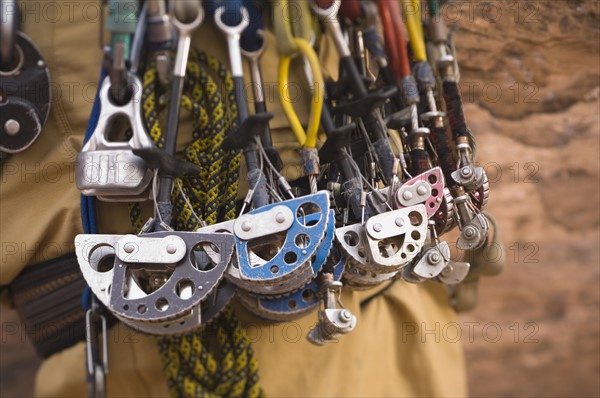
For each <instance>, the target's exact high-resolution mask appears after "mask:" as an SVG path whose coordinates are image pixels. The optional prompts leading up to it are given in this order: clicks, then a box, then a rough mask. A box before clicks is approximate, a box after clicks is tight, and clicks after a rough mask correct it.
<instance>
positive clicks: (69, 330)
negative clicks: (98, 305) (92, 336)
mask: <svg viewBox="0 0 600 398" xmlns="http://www.w3.org/2000/svg"><path fill="white" fill-rule="evenodd" d="M86 286H87V285H86V283H85V280H84V279H83V276H82V275H81V272H80V270H79V266H78V264H77V259H76V257H75V254H73V253H69V254H67V255H64V256H62V257H58V258H55V259H53V260H50V261H44V262H42V263H38V264H35V265H32V266H29V267H27V268H25V270H23V271H22V272H21V273H20V274H19V276H18V277H17V278H16V279H15V280H14V281H13V283H12V284H11V286H10V296H11V299H12V301H13V303H14V305H15V307H16V309H17V311H18V313H19V317H20V318H21V321H22V322H23V323H24V324H25V332H26V333H27V335H28V337H29V338H30V339H31V341H32V343H33V346H34V347H35V350H36V352H37V354H38V355H39V356H40V357H41V358H48V357H50V356H51V355H53V354H55V353H57V352H59V351H62V350H64V349H66V348H69V347H71V346H72V345H74V344H76V343H78V342H80V341H83V340H84V339H85V312H84V310H83V307H82V305H81V297H82V294H83V291H84V290H85V288H86ZM111 318H112V317H111Z"/></svg>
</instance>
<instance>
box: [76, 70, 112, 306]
mask: <svg viewBox="0 0 600 398" xmlns="http://www.w3.org/2000/svg"><path fill="white" fill-rule="evenodd" d="M105 77H106V71H105V70H104V68H102V70H101V71H100V82H99V83H98V90H97V91H96V98H95V99H94V105H93V106H92V113H91V114H90V120H89V121H88V126H87V130H86V131H85V137H84V139H83V142H84V143H86V142H88V140H89V139H90V137H91V136H92V134H93V133H94V130H95V129H96V126H97V125H98V118H99V117H100V99H99V95H98V93H99V92H100V86H101V85H102V82H103V81H104V78H105ZM80 203H81V223H82V225H83V232H84V233H86V234H96V233H98V224H97V221H96V201H95V198H94V197H93V196H85V195H81V202H80ZM91 304H92V289H90V287H89V286H87V287H86V288H85V289H84V291H83V295H82V296H81V306H82V307H83V310H84V311H87V310H88V309H89V308H90V306H91Z"/></svg>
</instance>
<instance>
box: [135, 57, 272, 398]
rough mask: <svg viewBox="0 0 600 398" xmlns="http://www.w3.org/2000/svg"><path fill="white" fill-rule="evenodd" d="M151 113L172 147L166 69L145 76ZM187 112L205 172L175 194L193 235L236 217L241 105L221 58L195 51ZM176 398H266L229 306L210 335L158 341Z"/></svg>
mask: <svg viewBox="0 0 600 398" xmlns="http://www.w3.org/2000/svg"><path fill="white" fill-rule="evenodd" d="M143 81H144V90H143V94H142V101H143V109H144V114H145V118H146V123H147V127H148V131H149V132H150V136H151V138H152V140H153V141H154V142H155V143H156V145H157V146H158V147H161V146H162V145H164V143H163V136H162V134H161V127H160V124H159V118H158V115H159V114H160V110H161V109H162V108H163V107H164V105H165V103H166V101H163V100H161V98H160V94H161V93H160V90H161V88H160V85H159V84H158V72H157V70H156V68H154V67H150V68H149V69H148V70H147V71H146V72H145V73H144V79H143ZM185 91H186V92H187V93H188V94H187V95H184V96H183V98H182V107H183V108H184V109H186V110H188V111H189V112H191V114H192V116H193V132H192V137H193V141H192V143H191V144H190V145H188V146H187V148H186V149H185V156H186V158H187V160H188V161H190V162H193V163H194V164H196V165H198V166H199V167H200V168H201V169H202V172H201V174H200V175H197V176H192V177H186V178H182V179H178V180H176V182H175V184H174V187H175V188H174V190H173V194H172V202H173V205H174V206H173V216H174V217H173V219H174V225H173V226H174V228H175V229H176V230H185V231H193V230H196V229H197V228H199V227H200V226H201V224H202V223H203V222H205V223H206V224H214V223H216V222H218V221H225V220H232V219H234V218H235V198H236V193H237V184H238V179H239V168H240V156H241V155H240V153H239V151H224V150H223V149H221V144H222V142H223V139H224V138H225V134H226V132H228V131H229V130H231V129H234V128H236V127H237V123H238V121H237V107H236V104H235V92H234V86H233V80H232V77H231V74H230V73H229V71H228V70H227V68H226V67H225V66H224V65H223V64H222V63H221V62H219V61H218V60H217V59H216V58H214V57H212V56H210V55H207V54H205V53H203V52H198V51H191V53H190V58H189V61H188V65H187V73H186V80H185ZM130 217H131V220H132V223H133V224H134V226H136V228H138V229H140V228H141V226H142V225H143V220H144V218H143V217H142V214H141V209H140V207H139V205H138V204H131V205H130ZM158 347H159V352H160V356H161V359H162V361H163V368H164V371H165V375H166V377H167V385H168V388H169V393H170V394H171V396H173V397H190V396H202V397H217V396H227V397H242V396H243V397H259V396H264V392H263V391H262V389H261V388H260V386H259V385H258V379H259V377H258V363H257V361H256V358H255V356H254V351H253V349H252V347H251V346H250V343H249V341H248V338H247V336H246V334H245V331H244V329H243V328H242V327H241V325H240V323H239V321H238V319H237V317H236V316H235V314H234V313H233V311H232V310H231V309H229V308H228V309H225V310H224V311H223V312H222V313H221V314H220V315H219V316H218V317H217V318H216V319H214V320H213V321H212V322H211V323H210V324H208V325H207V326H206V327H205V328H204V330H201V331H195V332H192V333H187V334H184V335H181V336H171V337H163V338H160V339H159V340H158Z"/></svg>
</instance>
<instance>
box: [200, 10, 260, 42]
mask: <svg viewBox="0 0 600 398" xmlns="http://www.w3.org/2000/svg"><path fill="white" fill-rule="evenodd" d="M257 3H263V2H262V1H260V2H259V1H256V0H208V1H205V2H204V10H205V11H206V13H207V14H208V15H214V14H215V11H216V10H217V8H219V7H221V6H223V7H225V12H223V17H222V18H223V22H224V23H225V24H226V25H229V26H235V25H239V24H240V23H241V22H242V13H241V12H240V10H241V8H242V6H244V7H245V8H246V10H248V16H249V18H250V20H249V21H248V22H249V24H248V27H247V28H246V29H244V31H243V32H242V36H241V38H240V45H241V46H242V48H243V49H244V50H245V51H256V50H258V49H259V48H260V47H261V46H262V38H261V37H260V36H259V35H258V31H259V30H262V29H264V28H265V22H264V19H263V16H262V13H261V10H260V8H259V7H258V6H257Z"/></svg>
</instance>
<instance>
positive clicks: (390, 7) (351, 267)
mask: <svg viewBox="0 0 600 398" xmlns="http://www.w3.org/2000/svg"><path fill="white" fill-rule="evenodd" d="M163 3H164V2H161V1H148V2H147V3H145V5H144V8H143V9H142V12H141V14H140V18H139V21H140V22H139V24H145V25H146V26H145V27H144V28H140V27H139V24H138V29H137V30H136V34H135V36H134V40H133V44H132V45H131V48H132V50H131V51H130V53H131V55H130V56H129V58H130V61H131V62H130V65H131V68H130V69H129V70H128V71H127V73H126V74H125V75H124V76H125V77H124V78H122V77H121V78H118V76H117V73H116V72H115V73H112V74H111V73H109V76H110V77H107V78H106V79H105V80H104V81H103V83H102V86H101V88H100V91H99V94H98V96H99V101H100V102H101V103H102V105H103V106H102V109H101V112H100V118H99V120H100V122H99V123H98V125H97V126H96V127H95V128H96V131H95V132H94V134H93V135H92V137H91V139H90V140H89V141H88V142H87V143H86V146H85V147H84V149H83V150H82V153H81V154H80V170H79V172H78V187H79V188H80V189H81V190H82V192H83V194H84V195H92V196H95V197H97V198H98V199H100V200H121V201H124V200H126V201H132V200H140V201H141V200H148V199H153V200H154V202H155V207H156V209H155V214H154V217H153V218H151V219H150V220H149V221H148V222H147V223H146V225H145V227H144V228H142V229H141V232H140V233H139V234H138V235H92V234H84V235H80V236H78V237H77V239H76V243H77V245H78V246H77V247H78V250H79V252H78V259H79V262H80V266H81V268H82V271H83V273H84V276H85V277H86V280H87V281H88V283H89V284H90V285H91V286H92V290H93V292H94V294H95V295H96V296H97V297H98V299H99V300H100V301H101V302H102V303H103V304H104V305H105V306H106V307H107V308H108V309H109V310H110V311H111V312H113V313H114V314H115V315H116V316H117V317H118V318H119V319H121V320H123V321H124V322H125V323H127V324H129V325H131V326H133V327H135V328H137V329H138V330H141V331H144V332H147V333H154V334H163V335H164V334H176V333H183V332H188V331H191V330H194V329H197V328H199V327H201V326H204V325H206V324H207V323H208V322H210V320H212V319H217V315H218V314H219V313H220V312H222V311H223V308H224V307H225V306H226V305H227V304H228V303H229V301H230V299H231V298H232V297H233V296H234V295H237V297H238V298H239V300H240V302H241V303H242V304H243V305H244V306H245V307H246V308H247V309H248V310H250V311H251V312H253V313H255V314H256V315H258V316H259V317H261V318H264V319H267V320H271V321H285V320H290V319H295V318H297V317H301V316H304V315H306V314H308V313H309V312H311V311H313V310H315V309H318V321H317V323H316V325H315V327H314V328H313V329H312V330H311V331H310V333H309V334H308V336H307V337H308V339H309V340H310V341H311V342H313V343H315V344H324V343H325V342H327V341H330V340H331V339H333V338H335V337H336V336H339V335H341V334H343V333H347V332H350V331H351V330H353V329H354V327H355V325H356V317H355V316H354V315H353V314H352V313H351V312H350V311H349V310H348V309H345V308H344V307H343V305H342V303H341V302H340V300H339V297H340V292H341V289H342V287H343V285H344V284H346V285H349V286H350V287H352V288H355V289H367V288H371V287H374V286H377V285H379V284H381V283H382V282H384V281H388V280H396V279H403V280H405V281H408V282H411V283H421V282H423V281H425V280H432V281H437V282H439V283H444V284H449V285H456V284H458V283H460V282H461V281H462V280H463V279H464V278H465V277H466V276H467V274H468V273H469V270H470V265H469V264H468V263H464V262H456V261H453V260H452V259H451V258H450V250H449V245H448V243H446V242H444V241H442V240H440V237H441V236H442V235H443V234H444V233H445V232H447V231H449V230H451V229H452V228H453V227H454V226H458V227H459V228H460V230H461V234H460V237H459V239H458V242H457V247H459V248H462V249H475V248H479V247H482V246H483V245H484V244H485V242H486V240H487V234H488V228H489V227H488V222H487V219H486V217H485V216H484V215H483V214H482V210H483V208H484V207H485V205H486V202H487V198H488V190H489V189H488V183H487V178H486V177H485V172H484V170H483V169H482V168H480V167H476V166H475V164H474V148H475V146H474V137H473V134H472V133H471V131H470V130H469V129H468V127H467V124H466V121H465V117H464V112H463V108H462V103H461V98H460V93H459V90H458V84H457V80H456V75H457V64H456V59H455V57H454V56H453V54H452V49H451V46H450V45H449V38H448V33H447V30H446V29H445V26H444V25H443V22H442V20H441V19H440V18H436V17H433V16H432V18H429V19H428V20H427V21H426V23H427V27H428V30H424V29H423V26H422V21H421V19H420V17H419V14H415V13H414V12H413V13H407V12H405V15H406V20H407V26H406V28H407V31H408V34H409V36H410V46H411V48H412V51H411V52H410V54H409V51H408V41H407V40H406V38H405V37H404V36H405V35H404V26H403V21H402V8H401V7H399V6H398V4H397V3H396V2H394V1H387V0H377V1H367V0H362V1H358V0H352V1H344V2H341V1H340V0H334V1H324V0H323V1H311V2H310V7H312V9H313V10H314V14H315V15H316V16H317V17H318V19H319V21H320V22H321V24H322V26H323V27H324V28H325V30H326V32H325V33H327V34H329V35H330V36H331V38H332V39H333V42H334V44H335V48H336V50H337V54H338V58H339V66H340V77H339V79H338V81H335V82H333V81H328V82H325V81H324V77H323V76H324V75H325V74H324V73H323V71H322V68H321V66H320V64H319V59H318V54H317V51H316V50H315V48H318V47H319V43H318V40H317V39H316V38H318V37H319V36H320V34H321V33H322V32H318V31H312V29H313V28H312V27H314V26H318V25H315V24H314V23H313V21H311V20H310V19H304V18H308V14H309V13H303V20H299V21H294V23H291V22H290V20H289V18H288V19H286V18H279V16H278V15H276V14H277V13H281V12H284V9H286V7H284V5H285V4H287V3H286V2H275V4H273V10H272V11H273V13H274V14H275V15H274V21H273V22H274V23H273V26H274V30H275V32H276V33H277V34H278V36H279V37H278V40H277V51H278V52H279V56H280V65H279V73H278V77H279V81H278V88H279V93H280V101H281V104H282V108H283V109H284V112H285V114H286V116H287V117H288V120H289V122H290V126H291V130H292V132H293V133H294V135H295V137H296V138H297V141H298V145H299V147H300V148H301V149H300V153H301V160H302V166H303V170H304V173H303V175H302V176H301V177H300V178H299V179H298V180H296V181H287V180H286V179H285V178H284V177H283V176H282V174H281V170H282V162H281V157H280V155H279V153H278V152H277V150H276V149H275V148H274V146H273V143H272V139H271V131H270V128H269V120H270V119H271V118H272V117H273V115H272V114H270V113H268V112H267V108H266V98H265V93H264V88H263V79H262V71H261V67H260V60H261V56H262V54H263V52H264V51H265V49H267V48H269V46H271V45H272V44H271V43H268V42H267V39H266V37H267V36H266V35H265V34H264V31H263V29H265V24H264V22H263V20H262V11H261V10H260V9H259V8H257V5H256V4H255V2H253V1H250V0H248V1H246V0H235V1H212V2H205V4H204V6H205V7H204V8H203V7H202V6H201V2H200V1H192V0H190V1H181V2H179V1H178V2H171V3H170V4H171V8H170V12H169V13H168V14H167V13H166V11H165V7H164V4H163ZM283 3H285V4H283ZM282 4H283V5H282ZM433 5H434V6H435V7H432V9H434V10H435V9H437V8H436V7H438V5H437V2H436V1H433ZM303 6H307V4H304V5H303ZM415 6H418V1H417V2H415V1H412V0H410V1H409V0H406V1H403V2H402V7H404V9H405V11H406V9H407V8H408V7H415ZM205 11H206V14H207V15H209V16H213V17H214V21H215V24H216V26H217V27H218V29H219V30H220V31H221V32H222V33H223V34H224V35H225V37H226V39H227V44H228V53H229V62H230V65H231V75H229V74H228V72H227V71H226V70H225V68H224V67H223V66H222V65H220V64H218V62H217V61H213V60H211V59H209V58H207V56H206V55H201V54H200V55H199V54H198V53H196V52H195V51H191V53H190V41H191V38H190V37H191V32H192V31H193V30H194V29H196V28H197V27H198V25H199V24H200V23H201V21H202V20H203V17H204V12H205ZM338 11H341V12H340V14H339V15H338ZM146 13H147V18H146ZM378 16H379V18H380V19H381V21H382V25H383V37H380V36H379V33H378V29H377V20H378V18H377V17H378ZM169 26H174V27H175V31H176V32H177V34H178V41H177V43H178V45H177V50H176V54H175V61H174V65H173V66H172V70H171V66H170V64H171V62H170V60H171V57H172V55H171V53H170V52H169V48H170V47H169V46H170V45H172V44H173V38H172V37H171V31H170V30H169V29H168V27H169ZM142 31H146V35H145V36H146V40H145V42H144V40H141V41H142V42H144V44H145V45H146V48H147V49H148V50H149V51H148V57H147V58H148V59H150V61H148V62H147V65H146V67H147V71H146V73H145V75H144V78H143V81H144V83H143V87H142V83H141V82H140V80H139V77H137V75H136V74H137V61H136V60H137V59H138V55H136V54H137V53H138V51H139V48H138V47H137V46H136V43H137V42H136V38H139V37H143V36H144V35H143V34H141V33H140V32H142ZM119 34H121V33H119ZM140 35H141V36H140ZM118 37H121V36H118ZM121 38H122V37H121ZM310 38H314V39H315V40H314V41H313V43H312V44H311V42H310V41H309V40H308V39H310ZM123 42H127V40H124V39H123V40H121V41H117V42H113V50H114V49H116V50H117V51H113V57H115V58H119V60H121V59H123V58H124V55H123V54H127V53H128V52H127V51H124V50H125V48H123V49H121V47H124V46H122V45H121V44H119V43H123ZM427 44H429V47H428V46H427ZM313 46H314V47H315V48H313ZM125 47H126V46H125ZM428 48H436V49H437V52H436V53H435V54H428V51H427V50H428ZM188 54H189V56H188ZM242 55H243V56H244V57H245V58H246V59H247V61H248V64H249V67H250V72H251V76H250V78H251V81H252V83H253V84H252V86H253V88H254V100H255V107H254V110H255V113H254V114H250V111H249V107H248V103H247V101H246V93H245V91H244V87H245V85H244V74H243V67H242V59H243V58H242ZM294 56H300V57H302V59H303V60H304V71H305V75H306V80H307V83H308V85H309V86H312V89H311V90H310V92H311V95H312V98H311V104H310V113H309V118H308V122H307V127H306V130H305V128H304V126H303V124H302V122H301V121H300V119H299V117H298V115H297V114H296V113H295V109H294V108H293V106H292V103H291V102H289V100H288V97H289V93H288V91H287V90H288V73H289V71H290V67H291V66H290V65H291V60H292V58H293V57H294ZM371 59H374V60H375V63H372V62H371ZM198 63H201V64H202V65H204V66H198ZM122 64H123V63H122V62H120V61H119V62H112V64H111V65H112V66H111V68H112V69H117V70H118V69H119V65H122ZM148 65H152V67H150V68H148ZM206 65H209V66H210V68H209V69H210V70H211V73H213V74H217V75H218V76H219V78H220V80H221V81H222V82H223V83H224V85H225V87H226V91H227V96H226V98H224V97H220V96H219V95H220V94H219V93H217V92H216V91H215V92H211V91H210V90H211V89H210V88H209V87H210V84H208V83H209V80H210V77H209V76H208V74H207V73H206V72H205V71H203V69H202V68H203V67H205V66H206ZM432 66H433V67H432ZM109 72H110V71H109ZM119 79H121V80H122V81H125V82H126V84H125V85H124V87H128V90H129V91H128V92H125V95H124V96H123V97H122V98H124V99H123V100H121V101H118V98H117V101H116V103H115V102H114V101H113V102H111V101H109V100H108V99H109V98H113V100H114V98H115V97H116V95H117V94H118V92H120V91H119V90H116V89H115V87H114V86H115V85H117V86H118V85H119V84H121V86H123V83H118V82H119V81H121V80H119ZM123 79H124V80H123ZM158 85H160V86H158ZM157 87H160V90H163V91H166V92H167V96H165V97H163V98H164V99H168V114H167V125H166V127H167V128H166V130H165V131H166V133H165V134H164V135H163V134H161V129H160V126H159V125H158V116H157V111H156V109H155V107H156V101H157V95H156V92H157V91H160V90H157ZM132 88H133V90H132ZM138 89H139V90H138ZM115 90H116V91H115ZM188 90H191V91H192V95H191V97H190V96H188V94H186V92H187V91H188ZM204 90H206V92H205V91H204ZM140 92H141V93H142V94H140ZM111 96H112V97H111ZM211 96H213V97H214V98H213V97H211ZM439 98H443V101H440V99H439ZM163 102H166V100H165V101H163ZM139 104H143V113H144V118H142V117H141V114H142V109H140V107H139ZM182 106H183V107H185V108H188V109H190V110H192V114H193V115H194V117H195V119H196V120H195V125H194V126H195V128H194V133H193V135H194V140H195V141H194V142H193V143H192V144H191V145H190V146H189V147H188V148H187V149H186V150H185V156H186V161H183V160H181V159H178V158H177V156H176V155H177V154H176V150H175V149H176V148H175V142H176V138H177V130H178V124H179V110H180V108H181V107H182ZM225 107H228V108H229V109H230V110H231V115H230V116H231V119H230V120H226V121H225V120H224V116H223V113H224V110H223V109H224V108H225ZM444 109H445V110H446V112H444ZM118 115H125V116H126V117H128V118H129V120H130V123H131V131H130V136H128V140H127V141H126V142H121V143H118V144H115V143H111V142H108V140H107V139H106V137H108V136H109V135H110V133H111V130H112V129H111V124H110V121H111V120H113V119H114V118H115V117H117V116H118ZM144 119H145V120H144ZM447 124H448V125H447ZM319 127H320V128H321V129H322V131H323V132H324V133H325V135H326V137H327V138H326V141H325V142H324V143H322V144H321V143H319V142H318V136H317V135H318V131H319ZM448 127H449V129H450V131H451V132H452V137H453V143H454V148H453V146H452V142H451V141H450V140H449V137H448V133H447V131H448ZM239 151H243V154H244V158H245V161H246V167H247V169H248V177H247V178H248V184H249V190H248V193H247V194H246V196H245V198H244V200H243V203H242V204H241V209H240V210H239V211H237V212H236V211H235V208H234V206H233V205H232V201H233V197H234V195H235V190H236V189H237V188H236V187H237V179H238V176H239V174H238V171H237V167H238V166H239V163H236V162H239V156H240V155H239ZM455 153H456V155H455ZM235 156H237V158H236V157H235ZM228 157H230V158H228ZM102 159H106V160H102ZM224 159H236V160H233V161H232V167H231V169H229V168H228V165H227V163H226V161H225V160H224ZM103 162H104V163H103ZM96 164H97V165H99V166H100V169H101V172H100V173H99V176H100V178H98V179H97V180H93V181H92V180H91V177H90V174H89V172H90V171H89V170H88V169H87V168H86V166H90V165H96ZM107 166H108V167H107ZM125 167H133V171H134V175H135V176H136V178H135V179H134V182H132V181H129V180H126V179H125V178H124V177H123V176H122V174H123V172H124V171H125ZM224 170H227V171H226V172H225V171H224ZM231 170H233V171H231ZM86 173H88V174H86ZM140 214H141V213H140V210H139V206H137V205H133V206H132V215H133V216H134V217H133V218H135V219H136V220H137V222H138V224H139V220H140V218H141V215H140ZM174 229H176V230H174ZM184 230H185V231H186V232H183V231H184ZM200 287H201V289H200Z"/></svg>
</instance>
